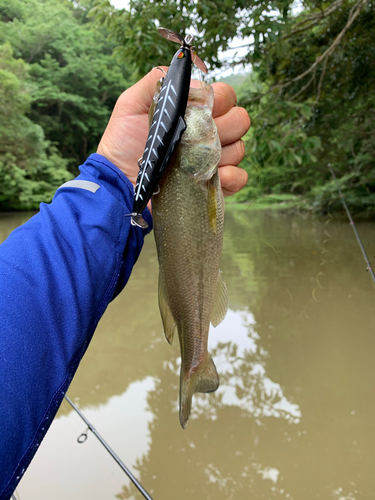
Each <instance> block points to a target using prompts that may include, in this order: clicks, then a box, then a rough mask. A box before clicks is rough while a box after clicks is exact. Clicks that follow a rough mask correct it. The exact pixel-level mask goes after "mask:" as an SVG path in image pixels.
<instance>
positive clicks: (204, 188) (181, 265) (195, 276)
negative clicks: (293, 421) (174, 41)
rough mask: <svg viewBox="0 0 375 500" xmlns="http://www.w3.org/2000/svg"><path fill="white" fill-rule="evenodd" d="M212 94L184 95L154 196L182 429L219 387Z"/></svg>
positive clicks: (222, 292) (218, 230) (220, 305)
mask: <svg viewBox="0 0 375 500" xmlns="http://www.w3.org/2000/svg"><path fill="white" fill-rule="evenodd" d="M212 108H213V90H212V87H211V86H203V87H202V88H197V89H190V92H189V100H188V104H187V110H186V114H185V121H186V124H187V129H186V131H185V133H184V134H183V136H182V139H181V142H180V144H179V145H178V147H177V149H176V151H175V153H174V155H173V157H172V158H171V161H170V163H169V165H168V168H167V171H166V172H165V175H164V176H163V178H162V179H161V181H160V183H159V188H160V191H159V192H158V194H156V195H154V196H153V222H154V234H155V240H156V246H157V252H158V259H159V308H160V313H161V317H162V321H163V326H164V332H165V336H166V338H167V340H168V342H169V343H172V340H173V336H174V333H175V331H176V330H177V332H178V337H179V341H180V349H181V359H182V363H181V374H180V423H181V426H182V427H183V428H185V427H186V424H187V421H188V418H189V415H190V410H191V403H192V396H193V394H194V393H196V392H212V391H215V390H216V389H217V388H218V387H219V377H218V374H217V371H216V367H215V364H214V362H213V360H212V358H211V356H210V355H209V353H208V351H207V343H208V331H209V327H210V322H211V323H212V324H213V326H216V325H218V324H219V323H220V322H221V321H222V320H223V319H224V317H225V315H226V312H227V309H228V298H227V289H226V286H225V283H224V281H223V279H222V277H221V273H220V270H219V261H220V257H221V252H222V245H223V228H224V205H223V197H222V191H221V186H220V178H219V173H218V163H219V160H220V155H221V144H220V139H219V137H218V134H217V130H216V126H215V122H214V120H213V118H212Z"/></svg>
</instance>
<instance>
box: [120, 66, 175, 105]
mask: <svg viewBox="0 0 375 500" xmlns="http://www.w3.org/2000/svg"><path fill="white" fill-rule="evenodd" d="M159 68H160V69H159ZM161 70H163V71H165V73H166V72H167V71H168V66H160V67H158V68H153V69H152V70H151V71H150V72H149V73H147V75H145V76H144V77H143V78H142V79H141V80H139V82H138V83H136V84H135V85H133V86H132V87H130V88H129V89H127V90H126V91H125V92H124V93H123V94H122V96H121V97H120V99H121V98H122V97H123V98H124V100H126V102H127V105H128V106H129V104H130V107H131V112H132V113H136V114H138V113H139V114H142V113H148V111H149V109H150V106H151V103H152V99H153V97H154V94H155V90H156V83H157V82H158V80H160V78H162V77H163V76H164V74H163V72H162V71H161ZM129 111H130V110H129Z"/></svg>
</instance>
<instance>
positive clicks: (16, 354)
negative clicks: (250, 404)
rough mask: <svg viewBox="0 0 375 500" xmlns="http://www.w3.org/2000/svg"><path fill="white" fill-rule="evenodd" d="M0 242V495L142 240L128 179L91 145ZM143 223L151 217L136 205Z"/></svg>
mask: <svg viewBox="0 0 375 500" xmlns="http://www.w3.org/2000/svg"><path fill="white" fill-rule="evenodd" d="M76 181H79V183H77V182H75V183H74V184H68V186H66V187H61V188H60V189H58V191H57V192H56V195H55V197H54V200H53V202H52V203H51V204H50V205H44V204H43V205H41V209H40V212H39V213H38V214H37V215H36V216H34V217H33V218H32V219H30V221H28V222H27V223H26V224H25V225H24V226H22V227H20V228H18V229H17V230H15V231H14V232H13V233H12V234H11V235H10V236H9V238H8V239H7V240H6V241H5V242H4V243H3V244H2V245H1V246H0V272H1V279H0V318H1V324H2V326H1V330H0V380H1V382H0V384H1V385H0V388H1V389H0V443H1V453H0V498H1V499H2V498H7V495H8V496H9V495H10V494H11V493H12V490H13V489H14V487H15V486H16V484H17V482H18V479H17V476H20V475H22V470H23V469H25V468H26V467H27V465H28V464H29V462H30V460H31V458H32V456H33V455H34V453H35V451H36V449H37V447H38V444H40V441H41V440H42V438H43V436H44V434H45V432H46V430H47V428H48V427H49V425H50V423H51V421H52V419H53V417H54V415H55V413H56V411H57V409H58V407H59V405H60V403H61V400H62V398H63V396H64V393H65V392H66V390H67V387H68V386H69V384H70V382H71V380H72V378H73V375H74V373H75V371H76V369H77V367H78V364H79V362H80V360H81V358H82V356H83V354H84V352H85V351H86V349H87V346H88V344H89V342H90V339H91V337H92V334H93V332H94V330H95V328H96V325H97V323H98V321H99V319H100V318H101V316H102V314H103V313H104V311H105V309H106V307H107V305H108V303H109V302H110V301H111V300H112V298H113V297H114V296H115V295H116V294H117V293H119V291H120V290H121V289H122V288H123V286H124V285H125V283H126V281H127V280H128V278H129V275H130V272H131V270H132V267H133V265H134V263H135V261H136V260H137V258H138V255H139V252H140V250H141V248H142V245H143V238H144V234H145V231H142V230H140V229H139V228H134V227H133V226H131V225H130V217H128V215H129V214H130V213H131V210H132V203H133V188H132V185H131V184H130V182H129V181H128V180H127V179H126V177H125V176H124V175H123V174H122V173H121V172H120V171H119V170H118V169H116V167H114V166H113V165H112V164H110V163H109V162H108V161H107V160H105V159H104V158H103V157H101V156H100V155H92V156H91V157H90V158H89V159H88V160H87V162H86V163H85V164H84V165H83V166H82V167H81V174H80V176H79V177H77V179H76ZM146 217H147V222H148V223H149V226H150V227H151V217H150V215H149V213H147V214H146Z"/></svg>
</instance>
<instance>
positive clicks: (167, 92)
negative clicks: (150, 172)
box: [135, 81, 176, 200]
mask: <svg viewBox="0 0 375 500" xmlns="http://www.w3.org/2000/svg"><path fill="white" fill-rule="evenodd" d="M171 83H172V82H171V81H169V83H168V87H167V88H166V92H165V96H162V97H163V98H164V97H166V98H165V99H164V102H163V107H162V109H161V113H160V116H159V120H158V124H157V127H156V130H157V129H158V128H159V126H160V124H161V125H162V127H163V128H164V130H165V131H166V132H167V129H166V127H165V125H164V123H163V122H162V121H161V120H162V117H163V112H164V111H166V109H165V106H166V104H167V100H168V94H169V89H170V87H171ZM162 90H163V89H162ZM173 90H174V89H173ZM174 92H175V93H176V91H175V90H174ZM160 101H161V99H160V97H159V100H158V104H159V102H160ZM159 109H160V108H159ZM166 115H167V116H168V118H169V119H170V120H171V118H170V116H169V114H168V112H167V111H166ZM171 121H172V120H171ZM155 123H156V120H154V121H153V123H152V125H151V127H150V130H151V129H152V127H153V126H154V125H155ZM156 138H157V134H154V135H153V139H152V143H151V145H150V146H149V147H150V151H149V153H148V155H147V159H146V165H145V166H144V169H143V172H142V175H141V178H140V179H139V185H138V188H137V193H136V195H135V199H136V200H138V197H140V198H141V200H143V198H142V196H141V194H140V191H141V185H142V183H143V177H144V175H145V173H146V169H147V166H148V165H150V167H152V166H151V163H150V155H151V152H152V150H153V146H154V143H155V139H156ZM142 163H143V162H142Z"/></svg>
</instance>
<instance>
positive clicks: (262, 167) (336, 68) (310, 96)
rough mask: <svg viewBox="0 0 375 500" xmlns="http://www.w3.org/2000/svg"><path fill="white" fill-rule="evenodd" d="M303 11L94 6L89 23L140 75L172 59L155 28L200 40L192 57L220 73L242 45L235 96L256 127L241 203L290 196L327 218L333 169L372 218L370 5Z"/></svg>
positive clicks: (347, 0) (205, 2) (346, 2)
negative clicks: (241, 78) (242, 78)
mask: <svg viewBox="0 0 375 500" xmlns="http://www.w3.org/2000/svg"><path fill="white" fill-rule="evenodd" d="M301 7H302V11H299V12H295V10H294V7H293V3H292V2H290V1H288V0H283V1H273V0H269V1H267V0H255V1H252V2H249V1H246V0H234V1H232V0H231V1H228V0H219V1H216V2H212V1H211V0H201V1H200V2H196V1H194V0H187V1H184V2H182V1H176V0H163V2H153V1H152V0H131V2H130V4H129V8H128V9H122V10H116V9H115V8H114V7H113V6H112V5H111V4H110V3H109V0H97V1H96V2H95V7H94V8H93V9H92V14H93V15H94V16H95V17H96V18H97V19H98V20H99V21H100V22H101V23H103V24H104V25H105V26H106V27H107V28H108V29H109V30H110V31H111V32H112V34H113V36H114V38H115V40H116V41H117V43H118V48H117V49H116V50H117V52H118V53H119V54H120V55H121V57H123V60H124V61H127V64H129V65H131V67H132V68H134V71H135V72H137V74H138V75H139V74H143V73H144V72H145V71H147V70H149V69H150V68H151V67H152V66H156V65H158V64H161V63H168V62H169V60H170V58H171V56H172V53H173V51H174V50H175V49H176V47H175V46H173V44H171V43H170V42H167V41H164V40H162V39H161V38H160V37H158V35H157V29H156V28H157V26H158V25H161V26H165V27H167V28H171V29H173V30H175V31H177V32H185V30H190V31H193V32H196V33H198V34H199V36H200V37H199V38H198V39H197V41H196V43H197V49H198V52H199V54H200V56H201V57H202V58H203V59H204V60H205V61H206V62H208V64H209V65H210V67H211V68H212V69H213V68H220V67H222V65H223V63H222V61H220V58H219V54H220V51H223V50H226V49H227V48H228V45H229V43H230V42H233V40H234V39H235V37H237V38H239V39H242V41H240V42H238V43H239V44H240V45H242V46H245V47H246V48H247V52H246V53H245V55H244V56H243V57H242V58H241V60H240V63H251V64H252V66H253V75H252V77H251V78H250V80H249V81H248V82H247V83H246V84H245V85H244V86H243V88H242V89H241V92H240V93H241V100H240V103H241V104H242V105H244V106H246V107H247V109H248V110H249V112H250V115H251V117H252V121H253V127H252V129H251V131H250V133H249V136H248V141H247V143H248V148H247V149H248V151H249V154H248V155H247V163H245V167H246V168H248V170H249V173H250V182H249V187H248V189H247V190H246V191H244V192H242V193H241V196H242V198H243V197H244V195H245V196H250V197H251V196H258V195H259V194H267V193H275V192H276V193H296V194H301V195H303V196H304V197H305V199H306V200H307V205H306V206H309V207H313V208H314V209H316V210H320V211H324V210H326V209H327V207H328V205H330V204H331V202H332V201H333V200H335V199H336V198H337V194H336V191H335V190H334V188H333V184H332V182H331V181H330V180H329V171H328V169H327V163H331V164H332V165H333V166H334V167H335V169H336V170H337V171H338V173H339V175H340V174H341V176H342V181H341V183H342V187H343V188H344V189H345V187H346V188H347V190H350V193H351V201H352V202H353V203H355V205H356V206H357V208H358V210H360V209H363V208H369V209H372V208H373V206H374V203H375V200H374V198H373V188H372V186H373V184H374V183H373V180H374V179H373V177H374V174H373V168H372V162H373V160H372V155H371V151H373V147H374V140H373V139H372V138H373V136H374V135H373V133H372V123H373V120H372V119H371V118H372V115H373V109H374V107H373V98H372V96H371V95H370V93H369V91H368V90H366V88H367V89H371V88H373V86H372V83H373V81H372V80H373V62H372V61H373V60H374V58H373V57H371V56H373V51H374V42H373V36H372V33H373V28H374V26H373V21H372V19H373V4H372V2H371V0H335V1H333V2H330V1H328V2H321V1H316V0H305V1H304V2H303V3H302V6H301ZM348 70H349V71H348ZM349 75H352V77H350V76H349ZM364 75H365V79H364V80H363V76H364ZM360 80H362V81H361V82H360ZM254 82H257V84H256V85H254ZM365 110H366V111H365ZM367 110H368V111H367ZM363 174H364V175H363Z"/></svg>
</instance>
